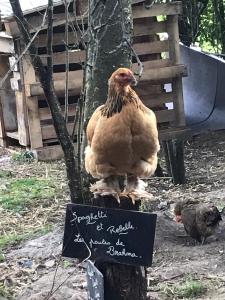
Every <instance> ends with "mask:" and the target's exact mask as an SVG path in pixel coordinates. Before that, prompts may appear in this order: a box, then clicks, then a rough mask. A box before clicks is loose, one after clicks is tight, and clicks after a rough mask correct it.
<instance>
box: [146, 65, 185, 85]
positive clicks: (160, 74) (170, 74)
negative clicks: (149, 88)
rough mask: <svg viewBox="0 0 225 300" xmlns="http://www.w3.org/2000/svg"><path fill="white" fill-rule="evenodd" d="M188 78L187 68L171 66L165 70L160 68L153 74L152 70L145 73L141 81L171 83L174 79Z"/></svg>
mask: <svg viewBox="0 0 225 300" xmlns="http://www.w3.org/2000/svg"><path fill="white" fill-rule="evenodd" d="M183 76H187V67H186V66H184V65H177V66H170V67H165V68H159V69H156V70H154V72H152V70H151V69H149V70H146V71H145V72H143V75H142V77H141V81H148V82H156V81H157V82H158V81H165V82H170V81H171V80H172V78H175V77H183Z"/></svg>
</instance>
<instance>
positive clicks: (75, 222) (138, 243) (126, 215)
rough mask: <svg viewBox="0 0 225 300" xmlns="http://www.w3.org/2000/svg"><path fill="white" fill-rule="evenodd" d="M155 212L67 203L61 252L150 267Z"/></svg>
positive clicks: (66, 254) (80, 256)
mask: <svg viewBox="0 0 225 300" xmlns="http://www.w3.org/2000/svg"><path fill="white" fill-rule="evenodd" d="M155 226H156V214H152V213H143V212H136V211H128V210H121V209H111V208H110V209H109V208H101V207H96V206H87V205H78V204H68V205H67V212H66V222H65V231H64V240H63V251H62V255H63V256H66V257H74V258H83V259H84V258H87V257H88V258H91V259H94V260H97V261H98V260H99V261H100V260H101V261H107V262H114V263H123V264H131V265H143V266H150V265H151V263H152V253H153V246H154V237H155Z"/></svg>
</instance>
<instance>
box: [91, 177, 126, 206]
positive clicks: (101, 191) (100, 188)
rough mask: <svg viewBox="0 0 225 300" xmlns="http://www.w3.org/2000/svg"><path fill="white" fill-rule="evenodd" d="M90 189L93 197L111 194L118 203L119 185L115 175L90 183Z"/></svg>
mask: <svg viewBox="0 0 225 300" xmlns="http://www.w3.org/2000/svg"><path fill="white" fill-rule="evenodd" d="M90 191H91V192H92V193H93V194H94V197H95V198H97V197H98V196H110V195H111V196H113V197H114V198H116V200H117V202H118V203H120V198H119V196H120V193H121V190H120V186H119V182H118V180H117V177H116V176H109V177H107V178H103V179H101V180H98V181H96V182H95V183H94V184H92V185H91V187H90Z"/></svg>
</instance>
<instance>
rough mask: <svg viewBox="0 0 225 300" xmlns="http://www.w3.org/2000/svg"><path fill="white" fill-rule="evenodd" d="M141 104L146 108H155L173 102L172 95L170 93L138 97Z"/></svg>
mask: <svg viewBox="0 0 225 300" xmlns="http://www.w3.org/2000/svg"><path fill="white" fill-rule="evenodd" d="M140 98H141V100H142V101H143V103H144V104H145V105H146V106H148V107H150V108H151V107H156V106H160V105H162V104H165V103H170V102H173V98H174V94H173V93H172V92H170V93H165V92H162V93H160V94H155V95H154V94H153V95H145V96H141V97H140Z"/></svg>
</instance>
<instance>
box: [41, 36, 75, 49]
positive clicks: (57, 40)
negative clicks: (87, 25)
mask: <svg viewBox="0 0 225 300" xmlns="http://www.w3.org/2000/svg"><path fill="white" fill-rule="evenodd" d="M79 36H80V34H79V32H77V34H76V35H75V34H74V32H68V41H69V44H75V43H77V41H78V40H79ZM46 41H47V35H46V33H42V34H39V35H38V36H37V38H36V39H35V45H36V46H37V47H46V44H47V42H46ZM63 41H65V33H64V32H57V33H53V41H52V42H53V46H55V45H62V44H63Z"/></svg>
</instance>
